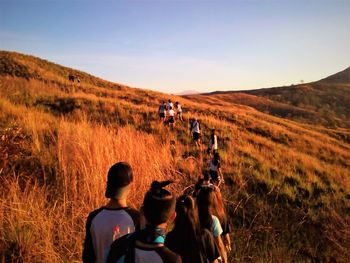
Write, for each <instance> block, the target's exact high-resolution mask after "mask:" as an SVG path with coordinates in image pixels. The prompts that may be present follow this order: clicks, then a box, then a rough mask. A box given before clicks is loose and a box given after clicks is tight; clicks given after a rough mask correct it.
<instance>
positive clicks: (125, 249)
mask: <svg viewBox="0 0 350 263" xmlns="http://www.w3.org/2000/svg"><path fill="white" fill-rule="evenodd" d="M136 239H137V232H134V233H132V234H128V235H125V236H122V237H121V238H119V239H117V240H116V241H114V242H113V243H112V245H111V249H110V251H109V254H108V258H107V263H115V262H118V261H119V260H120V259H121V258H123V257H124V261H123V262H124V263H134V262H135V242H136ZM116 247H118V249H117V248H116Z"/></svg>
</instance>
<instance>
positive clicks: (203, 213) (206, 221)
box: [196, 185, 216, 230]
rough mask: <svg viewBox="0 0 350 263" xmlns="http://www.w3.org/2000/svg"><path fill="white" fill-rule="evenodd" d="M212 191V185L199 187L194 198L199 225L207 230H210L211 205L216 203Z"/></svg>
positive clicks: (213, 189) (213, 187)
mask: <svg viewBox="0 0 350 263" xmlns="http://www.w3.org/2000/svg"><path fill="white" fill-rule="evenodd" d="M214 191H215V186H213V185H209V186H205V187H201V189H200V190H199V192H198V194H197V198H196V201H197V207H198V215H199V221H200V224H201V226H202V227H203V228H206V229H208V230H211V224H212V221H213V220H212V217H211V216H212V215H213V211H212V210H213V204H214V202H216V196H215V192H214Z"/></svg>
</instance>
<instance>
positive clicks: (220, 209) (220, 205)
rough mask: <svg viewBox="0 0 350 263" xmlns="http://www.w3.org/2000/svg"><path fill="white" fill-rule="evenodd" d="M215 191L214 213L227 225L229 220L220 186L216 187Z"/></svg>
mask: <svg viewBox="0 0 350 263" xmlns="http://www.w3.org/2000/svg"><path fill="white" fill-rule="evenodd" d="M214 193H215V202H214V203H213V206H212V213H213V215H215V216H217V217H218V219H219V221H220V223H221V225H222V226H223V225H225V222H226V220H227V217H226V212H225V206H224V202H223V200H222V195H221V192H220V189H219V188H216V189H215V191H214Z"/></svg>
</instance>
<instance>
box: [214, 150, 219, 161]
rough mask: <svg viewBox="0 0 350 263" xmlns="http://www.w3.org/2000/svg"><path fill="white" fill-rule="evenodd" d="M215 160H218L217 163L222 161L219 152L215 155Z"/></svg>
mask: <svg viewBox="0 0 350 263" xmlns="http://www.w3.org/2000/svg"><path fill="white" fill-rule="evenodd" d="M214 160H216V161H219V160H220V154H219V153H218V152H215V153H214Z"/></svg>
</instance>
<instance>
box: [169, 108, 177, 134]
mask: <svg viewBox="0 0 350 263" xmlns="http://www.w3.org/2000/svg"><path fill="white" fill-rule="evenodd" d="M168 116H169V117H168V123H169V126H170V127H171V128H172V129H174V126H175V111H174V110H173V108H172V107H171V106H170V108H169V110H168Z"/></svg>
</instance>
